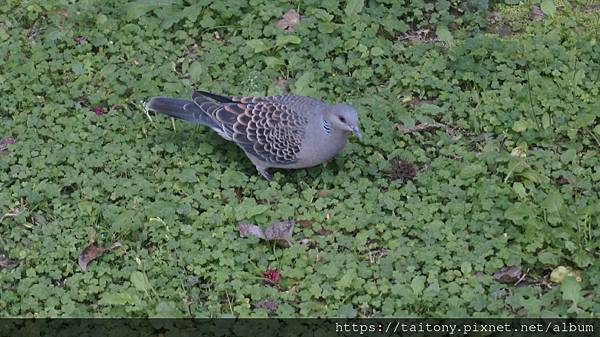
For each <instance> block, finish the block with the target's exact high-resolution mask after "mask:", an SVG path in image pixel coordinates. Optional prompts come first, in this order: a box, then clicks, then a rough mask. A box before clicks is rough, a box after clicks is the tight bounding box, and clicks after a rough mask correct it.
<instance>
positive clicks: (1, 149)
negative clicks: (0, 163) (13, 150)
mask: <svg viewBox="0 0 600 337" xmlns="http://www.w3.org/2000/svg"><path fill="white" fill-rule="evenodd" d="M14 143H15V140H14V138H11V137H8V138H4V139H2V140H0V154H2V155H6V154H8V145H9V144H14Z"/></svg>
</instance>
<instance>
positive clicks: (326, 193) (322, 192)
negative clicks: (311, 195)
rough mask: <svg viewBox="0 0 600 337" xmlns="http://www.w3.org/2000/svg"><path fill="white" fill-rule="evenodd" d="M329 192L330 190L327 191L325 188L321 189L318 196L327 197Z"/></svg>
mask: <svg viewBox="0 0 600 337" xmlns="http://www.w3.org/2000/svg"><path fill="white" fill-rule="evenodd" d="M328 194H329V191H325V190H321V191H319V192H317V196H318V197H319V198H326V197H327V195H328Z"/></svg>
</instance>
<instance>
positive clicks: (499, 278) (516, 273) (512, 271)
mask: <svg viewBox="0 0 600 337" xmlns="http://www.w3.org/2000/svg"><path fill="white" fill-rule="evenodd" d="M522 276H523V270H522V268H521V266H510V267H504V268H502V269H500V270H499V271H497V272H495V273H494V275H493V276H492V279H493V280H494V281H496V282H500V283H515V282H517V281H519V279H521V277H522Z"/></svg>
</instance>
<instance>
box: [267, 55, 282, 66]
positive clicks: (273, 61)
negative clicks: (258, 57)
mask: <svg viewBox="0 0 600 337" xmlns="http://www.w3.org/2000/svg"><path fill="white" fill-rule="evenodd" d="M264 61H265V64H266V65H267V66H269V67H270V68H279V67H280V66H284V65H285V62H283V60H282V59H280V58H277V57H273V56H267V57H265V59H264Z"/></svg>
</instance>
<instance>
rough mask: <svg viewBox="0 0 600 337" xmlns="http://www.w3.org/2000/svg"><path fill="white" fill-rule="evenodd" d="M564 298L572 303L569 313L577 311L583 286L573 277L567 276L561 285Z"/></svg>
mask: <svg viewBox="0 0 600 337" xmlns="http://www.w3.org/2000/svg"><path fill="white" fill-rule="evenodd" d="M560 291H561V292H562V298H563V300H566V301H571V302H572V305H571V308H569V311H568V312H574V311H577V304H578V303H579V302H580V301H581V299H582V296H581V285H580V284H579V283H578V282H577V280H576V279H575V278H574V277H573V276H566V277H565V278H564V279H563V281H562V283H561V284H560Z"/></svg>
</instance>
